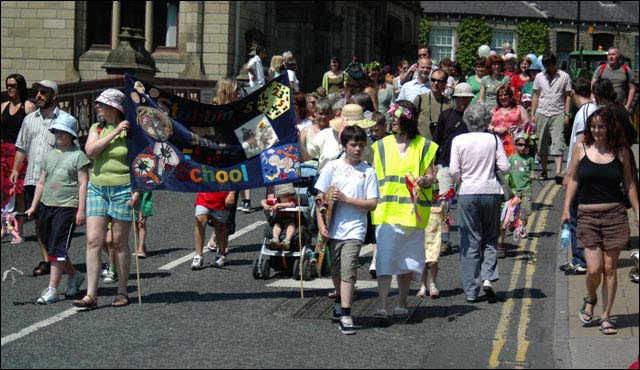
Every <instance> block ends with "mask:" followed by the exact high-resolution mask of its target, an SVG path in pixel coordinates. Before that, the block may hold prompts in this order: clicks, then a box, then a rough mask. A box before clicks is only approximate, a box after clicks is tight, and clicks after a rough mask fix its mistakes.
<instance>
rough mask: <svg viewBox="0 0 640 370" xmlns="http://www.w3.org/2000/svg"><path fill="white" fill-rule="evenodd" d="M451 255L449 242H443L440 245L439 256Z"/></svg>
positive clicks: (451, 249)
mask: <svg viewBox="0 0 640 370" xmlns="http://www.w3.org/2000/svg"><path fill="white" fill-rule="evenodd" d="M452 253H453V248H452V247H451V242H450V241H443V242H442V244H441V245H440V255H441V256H448V255H450V254H452Z"/></svg>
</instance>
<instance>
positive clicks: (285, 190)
mask: <svg viewBox="0 0 640 370" xmlns="http://www.w3.org/2000/svg"><path fill="white" fill-rule="evenodd" d="M274 193H275V195H276V196H279V195H288V194H295V193H296V189H294V187H293V184H292V183H288V184H280V185H276V186H275V191H274Z"/></svg>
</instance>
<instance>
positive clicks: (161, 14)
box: [153, 1, 180, 49]
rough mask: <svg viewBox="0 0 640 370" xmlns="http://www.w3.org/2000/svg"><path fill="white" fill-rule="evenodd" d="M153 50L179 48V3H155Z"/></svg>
mask: <svg viewBox="0 0 640 370" xmlns="http://www.w3.org/2000/svg"><path fill="white" fill-rule="evenodd" d="M153 7H154V9H153V48H154V49H155V48H157V47H165V48H175V47H177V42H176V40H177V36H178V14H179V10H180V2H179V1H154V3H153Z"/></svg>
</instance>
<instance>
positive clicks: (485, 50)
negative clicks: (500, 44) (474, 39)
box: [478, 45, 491, 58]
mask: <svg viewBox="0 0 640 370" xmlns="http://www.w3.org/2000/svg"><path fill="white" fill-rule="evenodd" d="M490 53H491V48H490V47H489V45H481V46H480V47H479V48H478V56H479V57H480V58H488V57H489V54H490Z"/></svg>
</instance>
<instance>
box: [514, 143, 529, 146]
mask: <svg viewBox="0 0 640 370" xmlns="http://www.w3.org/2000/svg"><path fill="white" fill-rule="evenodd" d="M516 146H527V144H526V143H517V144H516Z"/></svg>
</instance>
